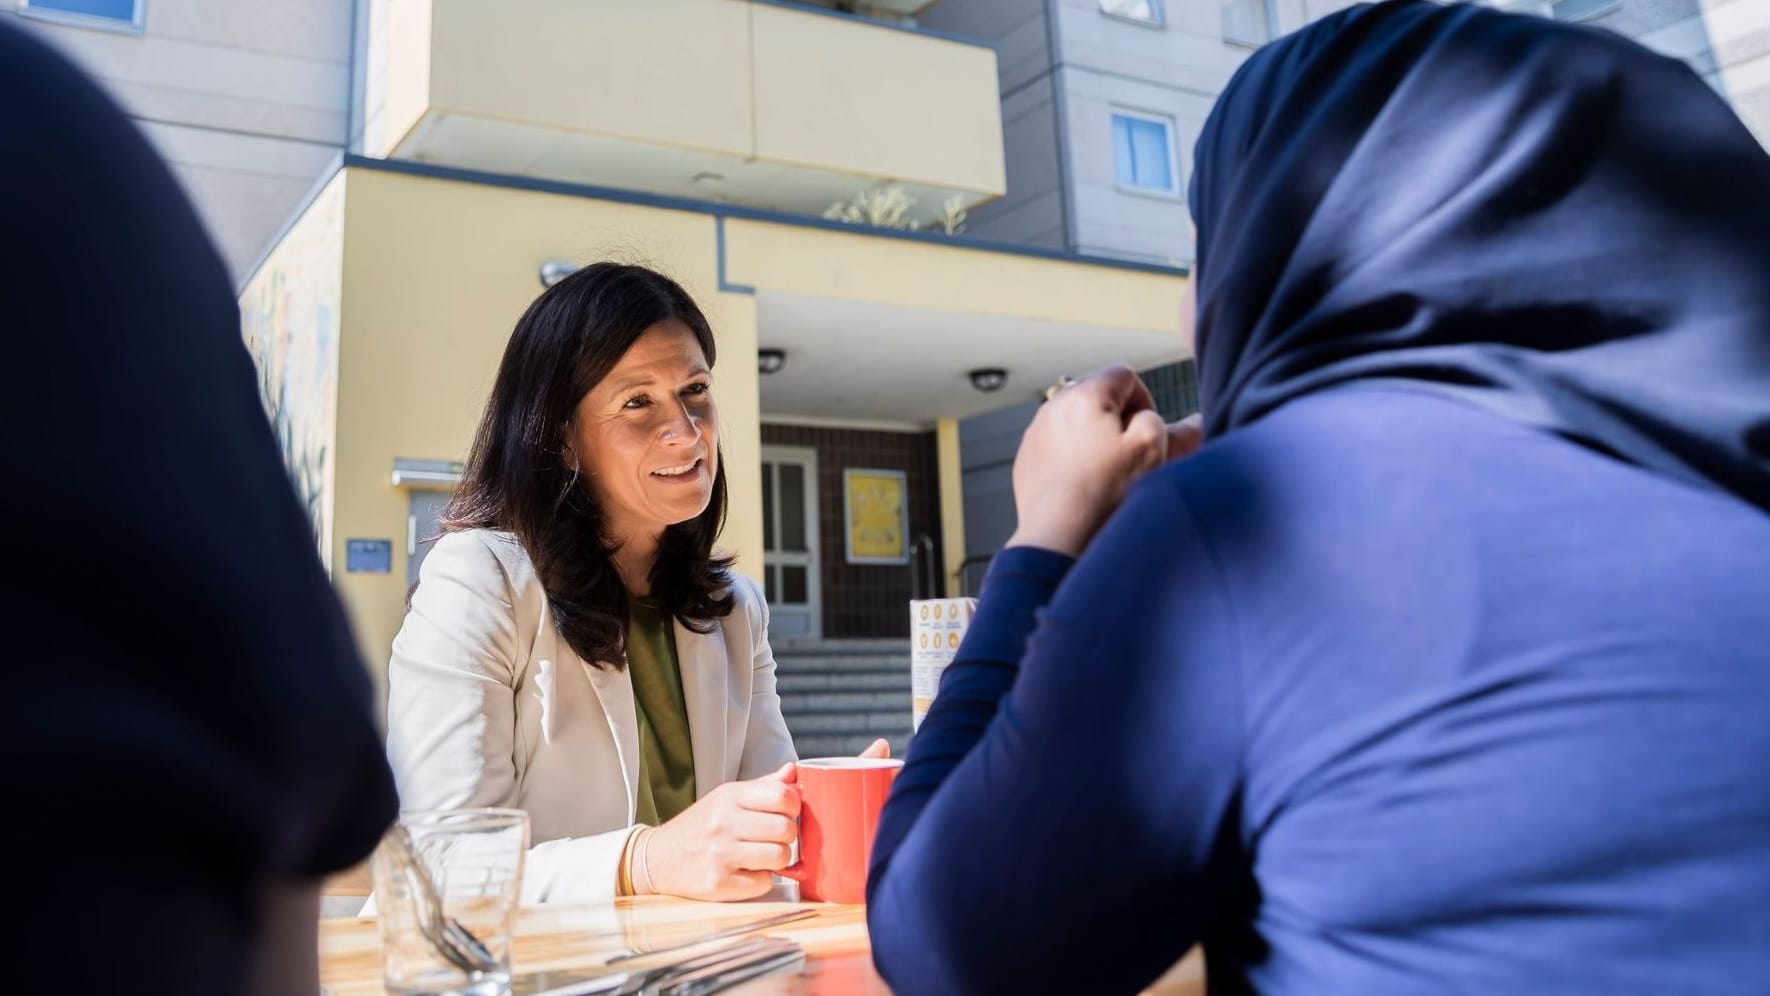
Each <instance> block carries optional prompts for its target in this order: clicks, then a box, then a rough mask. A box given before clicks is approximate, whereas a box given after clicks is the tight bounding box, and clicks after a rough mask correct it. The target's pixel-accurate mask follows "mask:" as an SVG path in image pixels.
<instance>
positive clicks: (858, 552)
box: [843, 470, 910, 564]
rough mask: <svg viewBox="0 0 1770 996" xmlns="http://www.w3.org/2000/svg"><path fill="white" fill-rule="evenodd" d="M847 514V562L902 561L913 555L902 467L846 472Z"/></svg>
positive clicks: (906, 560) (895, 562)
mask: <svg viewBox="0 0 1770 996" xmlns="http://www.w3.org/2000/svg"><path fill="white" fill-rule="evenodd" d="M843 481H844V483H845V485H846V495H845V498H846V504H847V517H848V562H849V563H851V564H902V563H907V562H908V561H909V558H910V546H909V538H908V536H907V533H908V532H909V514H908V504H909V503H908V496H907V494H906V490H907V489H906V485H905V476H904V473H903V471H901V470H849V471H845V472H844V473H843Z"/></svg>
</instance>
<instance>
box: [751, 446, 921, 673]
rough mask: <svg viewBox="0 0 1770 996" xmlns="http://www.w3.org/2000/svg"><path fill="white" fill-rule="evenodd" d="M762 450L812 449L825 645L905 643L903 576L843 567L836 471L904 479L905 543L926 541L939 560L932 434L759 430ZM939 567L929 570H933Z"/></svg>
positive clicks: (891, 568) (906, 572) (878, 568)
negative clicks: (858, 640)
mask: <svg viewBox="0 0 1770 996" xmlns="http://www.w3.org/2000/svg"><path fill="white" fill-rule="evenodd" d="M762 444H763V445H764V446H808V447H811V448H813V449H816V450H817V478H818V480H817V515H818V522H817V532H818V555H819V558H820V561H821V563H820V565H819V568H820V570H821V572H822V575H823V629H824V633H823V635H824V636H825V637H827V638H832V639H840V638H855V637H895V636H902V637H908V636H909V632H910V623H909V598H910V569H909V567H907V566H898V565H879V564H850V563H848V562H847V559H846V554H845V547H844V543H843V528H844V526H843V521H842V508H843V504H842V503H843V493H842V471H843V470H845V469H847V468H850V467H853V468H861V469H864V468H873V469H880V470H901V471H904V472H905V473H906V474H907V475H908V485H909V503H910V507H909V520H910V538H911V540H912V541H913V540H914V539H915V537H917V536H920V535H923V534H927V536H928V537H929V538H930V539H932V540H933V541H934V550H935V556H936V557H939V555H940V553H939V551H940V549H941V546H940V479H939V471H938V469H937V465H936V454H935V442H934V433H933V432H873V431H864V430H859V429H822V428H809V427H805V426H797V425H763V426H762ZM938 570H939V568H938V567H936V571H938Z"/></svg>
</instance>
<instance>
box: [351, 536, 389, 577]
mask: <svg viewBox="0 0 1770 996" xmlns="http://www.w3.org/2000/svg"><path fill="white" fill-rule="evenodd" d="M344 570H345V571H346V572H347V573H350V574H392V573H393V540H367V539H353V540H345V541H344Z"/></svg>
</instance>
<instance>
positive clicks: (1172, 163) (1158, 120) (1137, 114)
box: [1107, 104, 1182, 201]
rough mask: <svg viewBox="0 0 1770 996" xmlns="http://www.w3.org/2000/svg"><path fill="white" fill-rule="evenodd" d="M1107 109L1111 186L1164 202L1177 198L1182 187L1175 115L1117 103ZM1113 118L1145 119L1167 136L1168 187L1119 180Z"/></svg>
mask: <svg viewBox="0 0 1770 996" xmlns="http://www.w3.org/2000/svg"><path fill="white" fill-rule="evenodd" d="M1109 110H1110V114H1109V116H1108V118H1107V122H1108V136H1109V138H1111V141H1110V142H1109V143H1108V144H1109V145H1110V146H1111V147H1112V157H1113V163H1112V185H1113V187H1114V188H1115V189H1117V190H1118V192H1119V193H1121V194H1134V195H1136V196H1138V197H1154V198H1156V199H1158V200H1164V201H1174V200H1179V199H1180V186H1181V184H1180V174H1181V172H1182V169H1181V163H1180V141H1179V131H1180V128H1179V126H1178V125H1177V124H1176V122H1175V121H1174V118H1173V117H1172V116H1170V115H1167V114H1162V113H1160V112H1157V111H1142V110H1138V109H1136V108H1133V107H1124V106H1121V105H1118V104H1113V105H1111V107H1110V108H1109ZM1113 118H1125V119H1127V120H1131V121H1147V122H1150V123H1152V124H1158V125H1161V127H1162V131H1163V132H1164V133H1165V134H1166V135H1167V138H1168V184H1169V185H1168V186H1166V187H1143V186H1138V185H1137V184H1134V183H1126V182H1124V181H1123V180H1120V179H1119V169H1118V165H1119V164H1118V141H1117V138H1116V136H1113V135H1112V134H1111V133H1112V132H1113V131H1114V130H1116V128H1115V127H1114V126H1113V125H1112V124H1111V122H1112V119H1113ZM1132 172H1135V169H1133V171H1132Z"/></svg>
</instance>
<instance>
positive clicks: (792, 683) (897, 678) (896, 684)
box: [774, 667, 910, 695]
mask: <svg viewBox="0 0 1770 996" xmlns="http://www.w3.org/2000/svg"><path fill="white" fill-rule="evenodd" d="M774 686H775V690H776V691H778V692H780V693H781V694H782V695H786V694H788V693H792V692H869V691H881V692H899V691H904V692H907V691H909V688H910V669H909V668H908V667H905V668H903V669H901V670H898V669H893V670H890V671H837V672H834V673H831V672H827V671H826V672H823V673H821V674H820V673H816V672H806V673H803V674H801V673H789V674H781V673H779V672H776V673H775V676H774Z"/></svg>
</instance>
